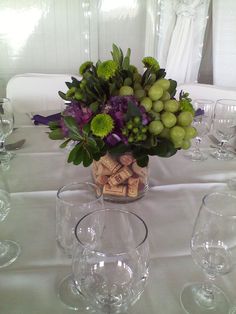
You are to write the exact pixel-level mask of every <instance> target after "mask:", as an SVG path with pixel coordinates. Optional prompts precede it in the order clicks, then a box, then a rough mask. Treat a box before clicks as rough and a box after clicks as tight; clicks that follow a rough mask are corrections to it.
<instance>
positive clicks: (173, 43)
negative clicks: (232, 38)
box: [156, 0, 210, 84]
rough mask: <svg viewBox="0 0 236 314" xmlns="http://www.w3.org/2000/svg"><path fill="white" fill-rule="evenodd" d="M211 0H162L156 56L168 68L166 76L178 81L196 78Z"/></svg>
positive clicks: (183, 81)
mask: <svg viewBox="0 0 236 314" xmlns="http://www.w3.org/2000/svg"><path fill="white" fill-rule="evenodd" d="M209 2H210V1H209V0H172V1H164V0H163V1H162V3H161V6H160V15H161V19H160V25H159V33H158V34H157V37H158V40H157V49H156V51H157V53H156V56H157V59H158V60H159V62H160V64H161V66H162V67H165V68H166V70H167V77H170V78H173V79H175V80H176V81H178V83H179V84H182V83H187V82H196V81H197V76H198V71H199V66H200V62H201V53H202V46H203V39H204V33H205V29H206V23H207V18H208V15H207V14H208V8H209Z"/></svg>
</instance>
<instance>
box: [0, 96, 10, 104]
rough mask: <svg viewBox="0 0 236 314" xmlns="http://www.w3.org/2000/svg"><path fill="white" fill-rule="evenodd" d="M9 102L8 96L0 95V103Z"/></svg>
mask: <svg viewBox="0 0 236 314" xmlns="http://www.w3.org/2000/svg"><path fill="white" fill-rule="evenodd" d="M8 101H9V102H10V98H7V97H0V104H3V103H4V102H8Z"/></svg>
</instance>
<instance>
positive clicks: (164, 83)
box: [155, 78, 170, 90]
mask: <svg viewBox="0 0 236 314" xmlns="http://www.w3.org/2000/svg"><path fill="white" fill-rule="evenodd" d="M155 85H159V86H161V87H162V88H163V89H164V90H167V89H169V87H170V81H169V80H167V79H164V78H162V79H159V80H158V81H156V82H155Z"/></svg>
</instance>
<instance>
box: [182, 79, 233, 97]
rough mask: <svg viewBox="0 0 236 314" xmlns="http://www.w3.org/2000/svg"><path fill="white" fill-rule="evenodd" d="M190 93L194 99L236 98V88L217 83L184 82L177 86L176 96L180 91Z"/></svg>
mask: <svg viewBox="0 0 236 314" xmlns="http://www.w3.org/2000/svg"><path fill="white" fill-rule="evenodd" d="M181 90H183V91H184V92H188V93H189V97H190V98H192V100H194V99H211V100H213V101H216V100H217V99H222V98H227V99H236V88H230V87H228V88H227V87H220V86H216V85H207V84H198V83H196V84H183V85H179V86H178V87H177V93H176V96H177V98H178V95H179V93H180V91H181Z"/></svg>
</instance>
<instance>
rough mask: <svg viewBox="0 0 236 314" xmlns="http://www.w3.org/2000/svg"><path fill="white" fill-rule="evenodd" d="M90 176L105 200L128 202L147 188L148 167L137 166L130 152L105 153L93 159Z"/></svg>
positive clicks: (141, 195) (143, 192) (140, 195)
mask: <svg viewBox="0 0 236 314" xmlns="http://www.w3.org/2000/svg"><path fill="white" fill-rule="evenodd" d="M92 176H93V180H94V182H95V183H96V184H97V185H98V186H99V187H100V188H102V190H103V197H104V199H105V200H106V201H111V202H117V203H129V202H132V201H135V200H137V199H139V198H141V197H143V196H144V194H145V193H146V192H147V190H148V167H139V166H138V165H137V162H136V160H135V159H134V157H133V156H132V154H131V153H125V154H122V155H110V154H106V155H105V156H103V157H101V158H100V159H99V160H98V161H94V162H93V167H92Z"/></svg>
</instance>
